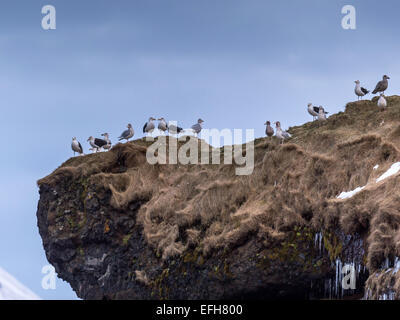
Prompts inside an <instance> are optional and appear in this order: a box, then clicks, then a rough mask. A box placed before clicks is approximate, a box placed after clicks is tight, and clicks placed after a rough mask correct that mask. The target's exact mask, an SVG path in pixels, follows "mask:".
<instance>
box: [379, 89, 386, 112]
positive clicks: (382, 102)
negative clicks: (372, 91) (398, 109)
mask: <svg viewBox="0 0 400 320" xmlns="http://www.w3.org/2000/svg"><path fill="white" fill-rule="evenodd" d="M378 107H379V109H381V111H384V110H386V107H387V101H386V99H385V96H384V95H383V93H381V96H380V97H379V99H378Z"/></svg>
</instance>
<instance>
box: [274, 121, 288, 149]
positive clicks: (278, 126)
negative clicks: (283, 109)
mask: <svg viewBox="0 0 400 320" xmlns="http://www.w3.org/2000/svg"><path fill="white" fill-rule="evenodd" d="M275 126H276V137H277V138H278V139H279V140H281V144H282V143H283V140H285V139H287V138H290V137H291V136H292V135H291V134H290V133H289V132H286V131H283V130H282V128H281V123H280V122H279V121H277V122H275Z"/></svg>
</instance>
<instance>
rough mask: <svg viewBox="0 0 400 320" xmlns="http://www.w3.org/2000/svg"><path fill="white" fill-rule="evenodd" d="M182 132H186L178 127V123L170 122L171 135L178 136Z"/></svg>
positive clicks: (169, 130)
mask: <svg viewBox="0 0 400 320" xmlns="http://www.w3.org/2000/svg"><path fill="white" fill-rule="evenodd" d="M182 131H184V130H183V128H181V127H178V126H177V123H176V122H174V121H170V122H169V124H168V132H169V133H170V134H176V135H178V134H180V133H181V132H182Z"/></svg>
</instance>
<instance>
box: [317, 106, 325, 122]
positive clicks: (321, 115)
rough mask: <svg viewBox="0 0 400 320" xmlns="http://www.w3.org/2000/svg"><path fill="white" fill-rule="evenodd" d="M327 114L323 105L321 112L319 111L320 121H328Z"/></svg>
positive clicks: (320, 108)
mask: <svg viewBox="0 0 400 320" xmlns="http://www.w3.org/2000/svg"><path fill="white" fill-rule="evenodd" d="M326 114H327V112H325V110H324V108H323V107H322V106H320V107H319V112H318V121H326Z"/></svg>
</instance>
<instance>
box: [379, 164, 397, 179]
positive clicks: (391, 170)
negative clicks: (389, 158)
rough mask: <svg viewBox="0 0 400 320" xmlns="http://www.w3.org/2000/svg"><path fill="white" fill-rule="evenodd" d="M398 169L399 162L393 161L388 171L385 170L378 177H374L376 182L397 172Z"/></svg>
mask: <svg viewBox="0 0 400 320" xmlns="http://www.w3.org/2000/svg"><path fill="white" fill-rule="evenodd" d="M399 171H400V162H396V163H394V164H393V165H392V166H391V167H390V169H389V170H388V171H386V172H385V173H384V174H383V175H381V176H380V177H379V178H378V179H376V182H377V183H378V182H379V181H382V180H383V179H386V178H388V177H390V176H392V175H394V174H396V173H397V172H399Z"/></svg>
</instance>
